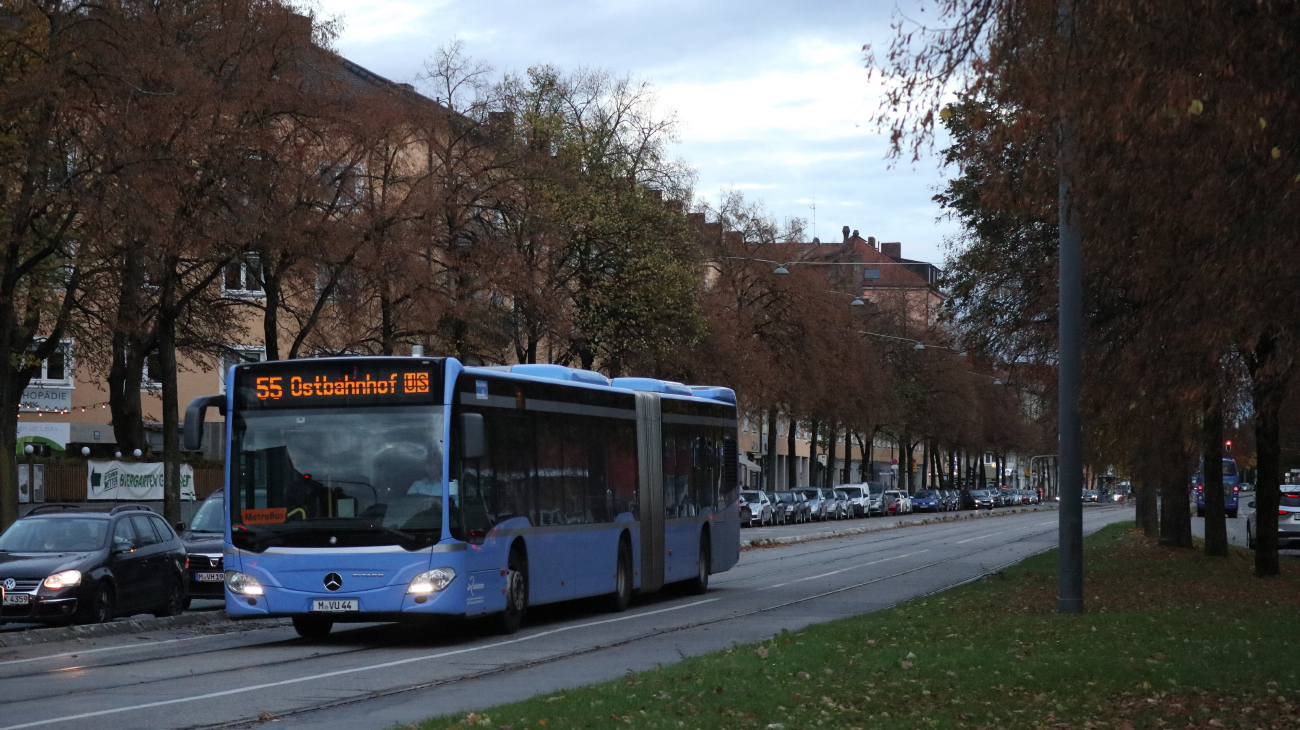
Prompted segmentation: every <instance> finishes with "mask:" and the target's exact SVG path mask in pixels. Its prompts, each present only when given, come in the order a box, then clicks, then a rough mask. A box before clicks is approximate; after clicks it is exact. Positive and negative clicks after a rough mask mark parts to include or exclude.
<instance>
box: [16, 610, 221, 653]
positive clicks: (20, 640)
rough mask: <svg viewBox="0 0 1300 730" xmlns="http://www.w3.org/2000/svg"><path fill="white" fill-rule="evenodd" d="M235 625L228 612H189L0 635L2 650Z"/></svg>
mask: <svg viewBox="0 0 1300 730" xmlns="http://www.w3.org/2000/svg"><path fill="white" fill-rule="evenodd" d="M220 623H234V622H233V621H231V620H230V619H228V618H226V612H225V611H205V612H203V613H186V614H181V615H180V616H165V617H163V618H139V619H131V620H127V621H110V622H109V623H106V624H85V625H82V626H54V627H51V628H48V629H30V630H28V631H13V632H8V633H4V634H0V647H5V648H9V647H16V646H32V645H34V644H50V643H54V642H58V641H76V640H80V639H94V638H99V637H102V636H120V635H122V634H135V633H140V632H143V631H156V630H158V629H175V628H183V627H185V626H208V625H211V624H220Z"/></svg>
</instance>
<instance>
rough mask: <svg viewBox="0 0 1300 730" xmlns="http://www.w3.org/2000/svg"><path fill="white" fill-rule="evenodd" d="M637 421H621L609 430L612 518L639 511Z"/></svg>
mask: <svg viewBox="0 0 1300 730" xmlns="http://www.w3.org/2000/svg"><path fill="white" fill-rule="evenodd" d="M636 459H637V452H636V423H635V422H633V421H619V422H617V423H616V424H615V425H614V426H613V427H611V429H610V432H609V472H608V474H609V482H610V484H609V490H610V492H611V493H612V495H613V502H614V504H613V507H612V508H611V512H612V514H611V515H610V518H611V519H613V518H614V517H617V516H618V515H621V514H623V513H624V512H631V513H632V514H634V515H635V514H636V511H637V503H636V502H637V499H636V498H637V479H638V478H639V475H638V472H637V461H636Z"/></svg>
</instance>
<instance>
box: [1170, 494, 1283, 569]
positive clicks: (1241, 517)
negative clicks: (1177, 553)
mask: <svg viewBox="0 0 1300 730" xmlns="http://www.w3.org/2000/svg"><path fill="white" fill-rule="evenodd" d="M1254 499H1255V493H1254V492H1243V493H1242V494H1241V497H1239V498H1238V500H1237V501H1238V505H1239V506H1238V509H1237V518H1236V519H1232V518H1231V517H1229V518H1228V519H1227V523H1228V544H1229V545H1236V546H1237V547H1243V548H1244V547H1246V518H1247V517H1249V516H1251V515H1253V514H1255V510H1253V509H1251V508H1250V507H1247V506H1246V505H1247V504H1249V503H1250V502H1252V501H1254ZM1192 534H1193V535H1195V536H1196V537H1205V518H1204V517H1197V516H1196V504H1195V503H1193V504H1192ZM1278 553H1280V554H1282V555H1296V556H1300V550H1279V551H1278Z"/></svg>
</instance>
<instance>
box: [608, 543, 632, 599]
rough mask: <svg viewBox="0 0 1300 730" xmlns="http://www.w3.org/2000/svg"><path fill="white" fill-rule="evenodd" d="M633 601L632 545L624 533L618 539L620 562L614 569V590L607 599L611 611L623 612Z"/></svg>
mask: <svg viewBox="0 0 1300 730" xmlns="http://www.w3.org/2000/svg"><path fill="white" fill-rule="evenodd" d="M631 602H632V546H631V544H630V543H629V542H628V540H627V534H626V533H624V534H623V535H622V536H621V537H619V539H618V564H617V566H616V567H615V569H614V592H613V593H611V594H609V597H608V599H607V603H608V608H609V611H610V613H622V612H624V611H626V610H627V606H628V604H629V603H631Z"/></svg>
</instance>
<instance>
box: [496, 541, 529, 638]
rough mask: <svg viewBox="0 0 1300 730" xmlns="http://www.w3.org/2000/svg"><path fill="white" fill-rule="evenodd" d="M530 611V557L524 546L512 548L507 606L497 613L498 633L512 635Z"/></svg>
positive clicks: (509, 563) (507, 572)
mask: <svg viewBox="0 0 1300 730" xmlns="http://www.w3.org/2000/svg"><path fill="white" fill-rule="evenodd" d="M527 611H528V557H527V554H526V553H525V552H524V549H523V546H522V545H520V544H519V543H515V545H514V546H513V547H511V548H510V558H509V560H508V561H507V563H506V608H505V610H504V611H502V612H501V613H499V614H497V615H496V626H495V628H496V633H498V634H505V635H507V636H508V635H510V634H513V633H515V632H517V631H519V626H520V625H521V624H523V622H524V613H526V612H527Z"/></svg>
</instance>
